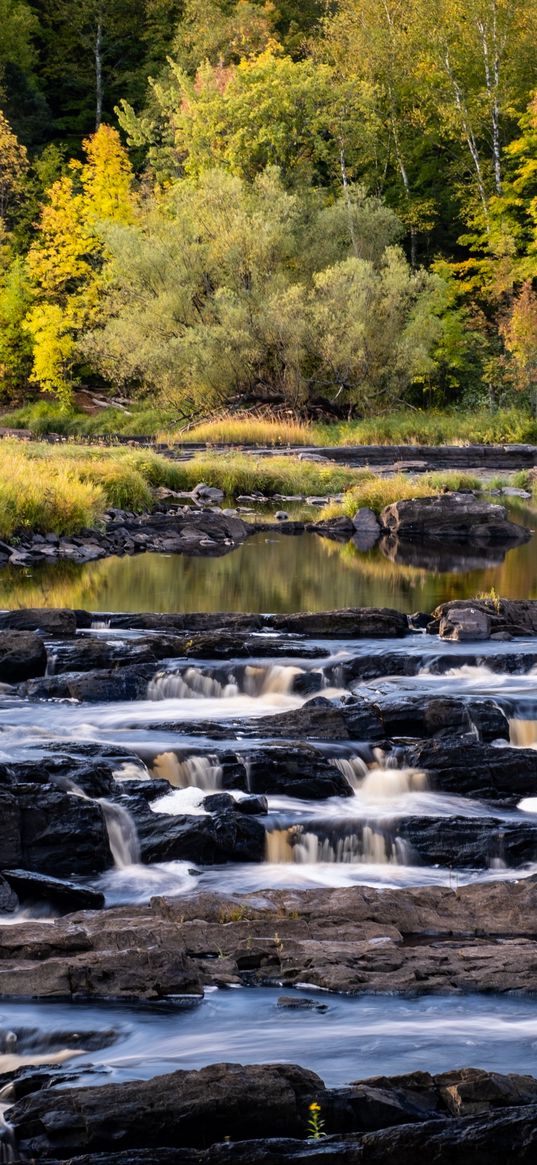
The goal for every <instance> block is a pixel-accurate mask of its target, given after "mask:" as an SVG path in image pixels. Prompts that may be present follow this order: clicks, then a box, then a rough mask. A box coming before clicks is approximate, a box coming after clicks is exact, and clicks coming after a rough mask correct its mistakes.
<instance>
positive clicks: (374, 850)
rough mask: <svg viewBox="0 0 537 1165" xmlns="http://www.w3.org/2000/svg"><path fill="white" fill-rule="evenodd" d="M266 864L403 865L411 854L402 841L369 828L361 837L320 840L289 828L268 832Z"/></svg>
mask: <svg viewBox="0 0 537 1165" xmlns="http://www.w3.org/2000/svg"><path fill="white" fill-rule="evenodd" d="M265 861H267V862H272V863H282V862H284V863H287V862H293V863H295V864H297V865H318V864H319V863H321V862H327V863H346V864H348V865H358V864H362V865H369V864H372V865H393V866H405V865H409V864H410V851H409V847H408V846H407V844H406V843H405V842H404V841H402V840H401V838H393V837H391V836H389V835H388V836H386V835H385V834H384V833H382V832H381V831H380V830H377V829H375V828H374V827H373V826H372V825H364V826H363V828H362V832H361V834H360V833H348V834H343V835H342V836H341V837H338V838H334V837H333V838H328V837H324V838H322V837H319V836H318V834H316V833H312V832H311V831H310V830H307V829H306V830H304V829H303V828H302V827H301V826H291V828H289V829H274V830H271V832H269V833H267V838H266V847H265Z"/></svg>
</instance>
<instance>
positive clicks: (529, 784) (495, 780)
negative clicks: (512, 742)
mask: <svg viewBox="0 0 537 1165" xmlns="http://www.w3.org/2000/svg"><path fill="white" fill-rule="evenodd" d="M397 751H398V758H399V764H403V765H407V766H409V767H411V768H417V769H419V770H421V771H424V772H426V773H427V775H428V783H429V787H430V789H431V790H432V791H433V792H439V793H448V794H452V795H454V796H462V797H472V798H475V799H476V800H477V799H480V800H486V801H492V802H493V803H494V804H495V805H501V806H502V807H505V808H515V807H516V805H517V804H518V802H519V801H520V799H521V798H522V797H531V796H533V795H534V793H535V789H536V788H537V753H536V752H535V750H534V749H531V748H493V747H492V746H491V745H490V744H480V743H478V742H477V741H476V740H471V739H469V740H468V739H467V740H465V741H462V740H458V739H457V738H456V737H453V738H449V737H447V738H444V739H437V740H426V741H422V742H420V743H414V744H411V745H409V746H408V747H406V748H404V749H398V750H397Z"/></svg>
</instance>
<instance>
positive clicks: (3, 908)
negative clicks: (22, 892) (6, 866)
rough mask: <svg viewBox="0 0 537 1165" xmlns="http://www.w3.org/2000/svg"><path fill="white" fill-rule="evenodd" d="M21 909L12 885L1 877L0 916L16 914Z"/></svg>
mask: <svg viewBox="0 0 537 1165" xmlns="http://www.w3.org/2000/svg"><path fill="white" fill-rule="evenodd" d="M18 908H19V900H18V898H17V895H16V894H15V891H14V890H13V888H12V886H11V885H10V883H9V882H8V881H7V880H6V879H5V878H4V876H3V874H2V875H0V915H2V914H14V912H15V910H18Z"/></svg>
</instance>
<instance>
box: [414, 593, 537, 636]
mask: <svg viewBox="0 0 537 1165" xmlns="http://www.w3.org/2000/svg"><path fill="white" fill-rule="evenodd" d="M467 606H468V600H464V599H453V600H451V601H450V602H448V603H442V604H441V605H440V606H439V607H437V608H436V610H435V611H433V614H432V619H431V622H430V623H429V625H428V627H427V631H428V632H429V633H430V634H433V635H436V634H437V633H438V630H439V627H440V622H441V620H442V619H449V620H450V619H451V618H452V616H453V613H454V612H455V611H458V610H460V608H461V607H462V608H463V609H464V608H465V607H467ZM472 607H473V608H474V609H475V610H478V611H482V612H483V613H484V614H485V615H486V616H487V617H488V619H489V620H490V627H491V631H492V632H494V633H496V632H504V631H505V632H507V633H508V634H509V635H511V636H517V635H537V600H535V599H498V600H496V599H474V600H473V601H472Z"/></svg>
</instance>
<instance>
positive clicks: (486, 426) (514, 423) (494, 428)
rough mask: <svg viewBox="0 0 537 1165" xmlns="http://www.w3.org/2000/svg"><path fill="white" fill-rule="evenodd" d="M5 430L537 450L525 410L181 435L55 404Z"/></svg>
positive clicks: (210, 425) (148, 415) (151, 421)
mask: <svg viewBox="0 0 537 1165" xmlns="http://www.w3.org/2000/svg"><path fill="white" fill-rule="evenodd" d="M0 426H3V427H6V428H16V429H29V430H30V432H31V433H32V434H34V435H35V436H36V437H40V436H46V435H47V434H49V433H59V434H60V435H61V436H64V437H78V438H81V439H91V438H92V437H99V436H102V437H106V438H110V439H113V438H114V437H129V436H131V437H149V438H151V439H159V440H163V441H165V442H168V443H170V444H181V443H184V442H191V441H194V442H200V443H207V444H209V445H220V444H226V443H229V444H237V445H250V446H254V445H266V446H287V445H297V446H298V445H464V444H488V445H502V444H537V421H536V420H534V419H533V418H532V417H530V416H529V414H528V413H527V412H525V411H524V410H523V409H515V408H512V409H504V410H501V411H496V412H491V411H490V410H480V411H477V412H467V413H464V412H461V411H452V412H451V411H443V412H436V411H431V412H429V411H428V412H421V411H419V410H414V409H413V410H410V409H402V410H400V411H399V412H394V413H388V414H386V415H384V416H379V417H371V418H368V419H366V420H359V421H348V422H345V423H342V424H325V425H319V424H308V423H306V422H300V421H294V420H292V419H289V420H281V419H279V418H275V419H273V420H270V419H267V420H262V419H261V420H260V419H259V418H257V417H248V416H247V415H246V416H245V415H244V414H242V415H238V416H235V415H230V416H228V417H223V418H220V419H219V420H215V421H207V422H206V423H200V424H199V425H195V426H193V427H191V428H190V429H189V430H188V431H187V432H185V431H181V429H180V427H179V426H178V423H177V416H176V415H174V414H173V412H170V411H166V410H164V409H162V408H157V407H149V406H148V405H147V404H142V403H139V404H133V405H131V406H129V410H128V411H125V410H124V409H118V408H113V407H110V408H106V409H102V410H100V411H99V412H96V413H93V414H91V415H88V414H87V413H84V412H81V411H77V410H76V409H73V408H64V407H62V406H61V405H58V404H55V403H51V402H49V401H37V402H33V403H31V404H27V405H23V406H22V407H21V408H19V409H16V410H14V411H12V412H6V413H4V414H3V415H1V416H0Z"/></svg>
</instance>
